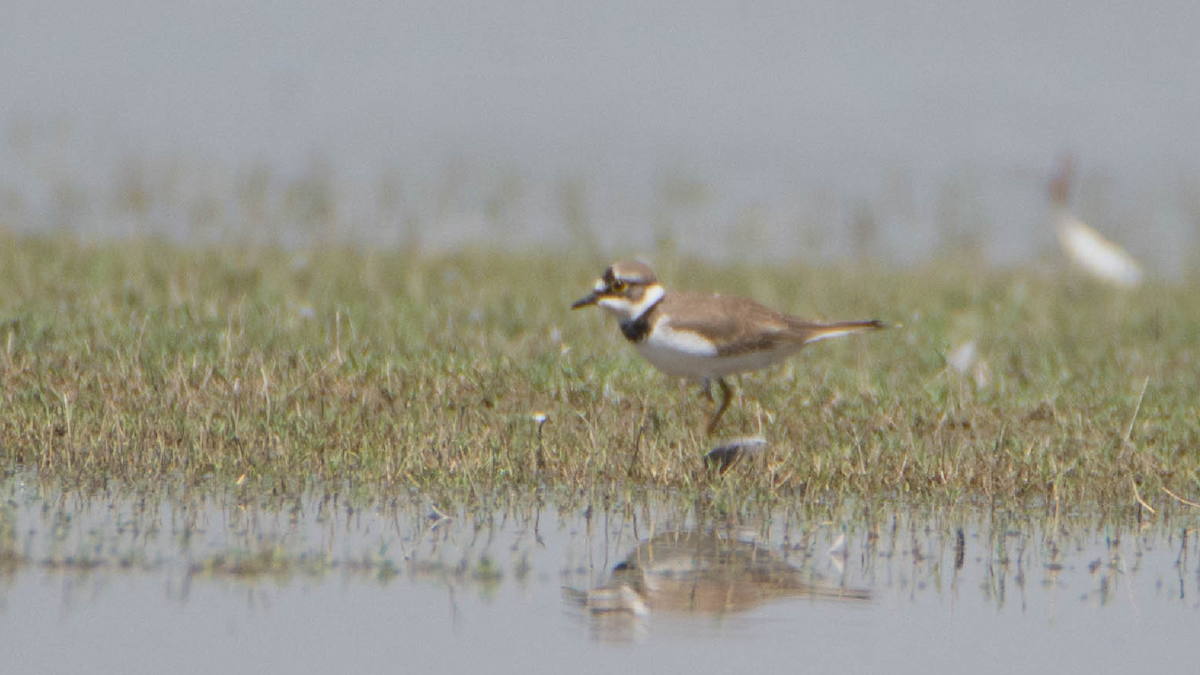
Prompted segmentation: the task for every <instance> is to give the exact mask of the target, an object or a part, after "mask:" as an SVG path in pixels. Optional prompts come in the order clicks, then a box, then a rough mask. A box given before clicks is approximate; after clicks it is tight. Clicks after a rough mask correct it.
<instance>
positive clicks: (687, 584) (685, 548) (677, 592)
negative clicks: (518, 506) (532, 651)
mask: <svg viewBox="0 0 1200 675" xmlns="http://www.w3.org/2000/svg"><path fill="white" fill-rule="evenodd" d="M564 593H565V594H566V597H567V599H568V600H570V601H571V602H573V603H574V604H576V605H577V606H579V607H582V608H584V609H586V610H587V611H588V612H589V613H590V614H591V616H592V618H593V620H594V623H595V624H600V625H596V627H597V628H599V629H601V630H602V631H603V632H606V633H607V637H620V636H621V634H622V633H623V632H625V631H635V630H636V629H637V624H638V623H639V622H640V620H641V619H642V618H644V617H646V616H648V615H650V614H659V615H661V614H675V615H685V614H690V615H698V616H709V617H723V616H726V615H730V614H736V613H739V612H745V611H748V610H750V609H753V608H755V607H757V606H759V605H761V604H763V603H765V602H767V601H770V600H773V599H777V598H796V597H807V598H811V599H816V600H834V601H847V602H853V603H865V602H867V601H869V600H870V599H871V592H870V590H868V589H863V588H851V587H846V586H844V585H837V584H828V583H823V582H822V581H821V580H820V579H819V578H817V576H816V574H815V572H812V571H809V570H806V569H804V568H799V567H795V566H793V565H791V564H790V563H788V562H787V561H786V560H785V559H784V558H783V557H782V555H780V553H778V552H777V551H774V550H771V549H769V548H768V547H766V546H764V545H763V544H761V543H759V542H754V541H743V540H741V539H738V538H736V537H735V536H732V535H725V534H716V533H713V532H704V531H690V532H670V533H666V534H661V535H658V536H656V537H653V538H651V539H648V540H646V541H644V542H642V543H641V544H639V545H638V547H637V548H635V549H634V550H633V552H632V553H630V554H629V555H628V556H627V557H626V558H625V559H624V560H622V561H621V562H619V563H617V564H616V565H615V566H614V567H613V571H612V574H611V577H610V579H609V580H608V582H607V583H606V584H603V585H601V586H598V587H596V588H593V589H591V590H588V591H580V590H574V589H564Z"/></svg>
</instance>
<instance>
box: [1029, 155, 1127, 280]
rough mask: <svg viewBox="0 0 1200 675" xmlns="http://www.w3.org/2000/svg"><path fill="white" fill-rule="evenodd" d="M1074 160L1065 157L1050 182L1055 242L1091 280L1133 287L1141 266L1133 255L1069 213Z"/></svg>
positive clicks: (1069, 156) (1071, 157)
mask: <svg viewBox="0 0 1200 675" xmlns="http://www.w3.org/2000/svg"><path fill="white" fill-rule="evenodd" d="M1074 173H1075V158H1074V157H1073V156H1071V155H1069V154H1068V155H1065V156H1064V157H1063V159H1062V161H1061V162H1060V164H1059V169H1058V173H1057V174H1055V176H1054V178H1053V179H1051V181H1050V201H1051V203H1052V204H1053V206H1054V221H1055V222H1054V224H1055V228H1056V229H1057V231H1058V243H1059V245H1061V246H1062V249H1063V251H1064V252H1065V253H1066V254H1067V257H1068V258H1070V259H1071V262H1073V263H1074V264H1075V266H1076V267H1078V268H1079V269H1081V270H1083V271H1084V272H1086V273H1088V274H1089V275H1091V276H1092V277H1093V278H1096V279H1099V280H1101V281H1105V282H1108V283H1110V284H1113V285H1115V286H1121V287H1124V288H1133V287H1134V286H1137V285H1138V284H1139V283H1141V281H1142V266H1141V264H1139V263H1138V261H1137V260H1136V259H1134V257H1133V256H1131V255H1129V253H1128V252H1127V251H1126V250H1125V249H1123V248H1121V247H1120V246H1119V245H1117V244H1116V243H1114V242H1112V241H1109V240H1108V239H1107V238H1105V237H1104V235H1102V234H1100V233H1099V232H1097V231H1096V230H1094V229H1092V228H1091V227H1089V226H1088V224H1087V223H1085V222H1083V221H1082V220H1080V219H1079V218H1076V217H1075V215H1074V214H1072V213H1071V210H1070V206H1069V201H1070V192H1071V182H1072V179H1073V178H1074Z"/></svg>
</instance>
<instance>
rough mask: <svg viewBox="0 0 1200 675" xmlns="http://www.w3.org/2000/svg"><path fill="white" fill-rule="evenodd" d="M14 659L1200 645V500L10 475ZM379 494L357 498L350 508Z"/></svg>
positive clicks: (6, 625) (264, 660)
mask: <svg viewBox="0 0 1200 675" xmlns="http://www.w3.org/2000/svg"><path fill="white" fill-rule="evenodd" d="M0 485H3V494H2V495H0V497H3V502H2V503H0V636H2V637H0V642H2V643H3V652H4V654H5V655H6V658H5V660H6V661H7V663H8V665H11V666H15V667H16V668H15V669H14V670H13V671H9V669H8V668H7V667H6V668H4V669H3V670H4V672H17V671H19V672H70V671H91V672H115V671H121V672H147V673H148V672H175V673H192V672H195V673H201V672H203V673H211V672H328V671H331V670H343V669H346V668H349V669H351V670H352V671H358V672H478V671H487V672H560V671H562V670H566V669H569V670H571V671H583V672H601V671H614V670H617V671H619V672H629V671H636V672H641V671H648V670H663V671H667V672H688V671H695V672H744V671H747V670H750V669H752V668H753V669H764V668H765V669H769V670H771V671H781V670H784V669H786V670H788V671H797V670H803V671H810V672H829V671H831V670H844V671H848V672H884V671H886V672H893V673H895V672H900V673H905V672H921V673H928V672H947V671H951V670H953V671H966V672H984V673H987V672H1014V671H1022V670H1028V671H1033V672H1048V671H1051V670H1053V671H1054V672H1062V673H1073V672H1117V671H1120V670H1125V669H1132V668H1137V669H1139V670H1142V669H1181V668H1182V669H1187V668H1190V667H1191V666H1192V665H1194V660H1195V658H1194V652H1192V651H1191V648H1190V646H1189V645H1191V644H1192V638H1193V636H1194V635H1195V624H1194V622H1195V620H1196V617H1197V607H1198V603H1197V598H1198V597H1200V564H1198V562H1200V551H1198V550H1197V545H1196V536H1195V531H1194V530H1195V527H1196V520H1197V518H1196V515H1197V514H1196V513H1195V512H1194V511H1186V510H1181V511H1177V512H1176V513H1175V514H1174V515H1173V516H1171V515H1165V514H1159V517H1158V519H1156V520H1151V521H1147V522H1143V523H1142V524H1141V525H1139V524H1138V523H1137V522H1136V520H1135V518H1134V517H1133V514H1131V513H1128V512H1123V513H1120V514H1111V515H1110V516H1108V517H1101V516H1099V515H1095V514H1075V515H1072V516H1066V515H1063V514H1060V515H1059V516H1058V517H1057V518H1056V517H1055V515H1054V514H1053V513H1052V512H1046V511H1044V510H1043V511H1038V512H1035V513H1027V512H1018V511H1011V510H1001V509H991V508H977V507H969V508H968V507H955V508H942V509H926V508H917V507H912V506H906V505H900V504H887V505H863V504H857V505H837V506H829V505H806V506H801V505H800V503H799V502H800V500H799V499H797V504H796V506H795V508H776V509H774V510H772V511H770V512H758V513H753V514H751V515H743V516H741V517H739V518H736V519H731V518H729V517H728V516H720V515H716V514H718V513H720V511H721V510H720V509H717V508H715V507H713V506H712V505H706V504H698V503H696V502H690V503H681V500H679V499H678V498H672V497H670V496H667V495H649V496H645V497H640V498H638V499H635V500H632V501H629V502H621V503H614V504H608V505H607V506H605V505H604V501H603V500H602V499H600V498H596V499H589V498H588V497H586V496H584V497H581V496H579V495H574V496H570V497H559V498H553V499H552V498H550V497H548V496H545V495H535V494H527V495H521V496H511V495H506V496H503V497H501V498H498V499H496V500H494V501H493V502H492V503H488V504H481V505H478V506H475V507H473V508H471V509H469V510H468V509H462V508H459V509H449V508H446V507H445V506H439V505H438V504H436V503H435V502H433V501H431V500H430V499H429V498H427V497H424V496H421V495H417V494H413V495H406V496H403V497H395V498H389V499H386V500H380V499H367V498H362V497H360V498H357V499H351V500H349V501H347V498H345V497H344V496H334V495H331V494H326V493H321V492H313V493H311V494H308V495H306V496H305V497H303V498H300V499H294V498H293V499H290V500H278V499H268V498H261V497H255V496H251V495H249V494H247V493H238V492H220V491H218V492H208V493H199V492H197V491H195V490H192V491H188V490H184V489H178V490H173V489H165V490H163V491H162V492H161V493H160V494H159V495H158V498H157V500H150V499H149V498H147V497H143V496H139V495H137V494H133V493H123V492H120V491H115V490H108V491H102V492H100V493H92V494H91V495H90V496H86V495H84V494H82V493H79V492H73V491H69V490H64V489H62V488H61V487H59V486H55V485H50V484H45V483H39V482H37V481H36V480H34V479H32V478H31V477H30V476H28V475H25V476H17V477H14V478H10V479H8V480H7V481H5V482H4V483H2V484H0ZM355 501H357V502H358V504H357V505H352V503H353V502H355Z"/></svg>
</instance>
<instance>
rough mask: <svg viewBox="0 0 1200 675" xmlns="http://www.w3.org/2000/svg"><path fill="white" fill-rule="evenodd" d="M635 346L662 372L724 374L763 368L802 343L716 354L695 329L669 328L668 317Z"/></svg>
mask: <svg viewBox="0 0 1200 675" xmlns="http://www.w3.org/2000/svg"><path fill="white" fill-rule="evenodd" d="M634 346H635V347H636V348H637V350H638V353H639V354H641V355H642V358H644V359H646V360H647V361H649V362H650V363H651V364H653V365H654V367H655V368H658V369H659V370H661V371H663V372H664V373H666V374H668V375H673V376H675V377H696V378H716V377H724V376H726V375H732V374H734V373H742V372H746V371H749V370H759V369H761V368H766V367H767V366H770V365H773V364H776V363H779V362H780V361H782V360H784V359H786V358H787V357H788V356H791V355H792V354H794V353H796V352H797V351H799V350H800V347H801V345H786V346H782V347H779V348H776V349H773V350H770V351H760V352H751V353H746V354H738V355H735V356H717V349H716V347H714V346H713V345H712V343H711V342H709V341H708V340H705V339H704V338H703V337H701V336H699V335H697V334H695V333H691V332H688V331H676V330H672V329H671V326H670V324H669V323H668V322H667V321H660V322H659V324H658V325H657V326H656V327H655V329H654V330H652V331H650V334H649V335H647V336H646V339H645V340H642V341H641V342H638V343H635V345H634Z"/></svg>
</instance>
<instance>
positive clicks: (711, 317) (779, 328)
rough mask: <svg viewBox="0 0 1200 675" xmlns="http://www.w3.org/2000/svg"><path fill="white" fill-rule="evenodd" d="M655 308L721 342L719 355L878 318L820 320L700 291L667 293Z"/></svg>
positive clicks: (804, 340) (873, 325) (841, 330)
mask: <svg viewBox="0 0 1200 675" xmlns="http://www.w3.org/2000/svg"><path fill="white" fill-rule="evenodd" d="M659 309H660V310H661V311H662V312H663V313H665V314H668V315H670V317H671V327H672V328H674V329H676V330H686V331H692V332H695V333H699V334H700V335H703V336H705V337H707V338H710V339H712V340H714V341H715V342H716V343H717V344H722V345H725V347H723V348H721V349H719V350H718V353H719V354H721V355H722V356H724V355H729V354H740V353H744V352H748V351H754V350H760V349H771V348H774V347H778V346H780V345H784V344H790V345H795V347H796V348H797V349H798V348H800V347H803V346H804V345H806V344H808V343H809V342H814V341H816V340H820V339H822V338H825V337H833V336H836V335H843V334H849V333H857V332H862V331H869V330H878V329H880V328H883V327H884V325H883V323H882V322H880V321H879V320H877V319H876V320H871V321H839V322H834V323H820V322H814V321H806V320H804V319H801V318H799V317H795V316H789V315H787V314H783V313H780V312H776V311H775V310H773V309H770V308H769V307H766V306H763V305H760V304H759V303H757V302H755V301H753V300H748V299H744V298H734V297H729V296H724V295H707V294H704V293H688V292H674V293H668V294H667V297H666V298H665V299H664V300H663V303H662V304H661V305H660V306H659Z"/></svg>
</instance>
